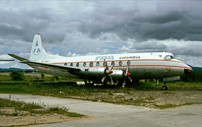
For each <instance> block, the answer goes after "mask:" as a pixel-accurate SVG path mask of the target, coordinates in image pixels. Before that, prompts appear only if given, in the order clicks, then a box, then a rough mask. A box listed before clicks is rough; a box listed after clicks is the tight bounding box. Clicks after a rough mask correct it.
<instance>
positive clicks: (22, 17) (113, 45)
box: [0, 0, 202, 68]
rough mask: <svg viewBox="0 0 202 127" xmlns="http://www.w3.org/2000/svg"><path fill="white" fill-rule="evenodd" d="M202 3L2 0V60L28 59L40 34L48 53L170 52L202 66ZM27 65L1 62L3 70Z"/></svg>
mask: <svg viewBox="0 0 202 127" xmlns="http://www.w3.org/2000/svg"><path fill="white" fill-rule="evenodd" d="M201 5H202V1H200V0H163V1H162V0H40V1H36V0H2V1H1V3H0V58H1V57H3V58H6V57H7V56H6V54H8V53H14V54H17V55H20V56H23V57H26V58H28V57H29V52H30V50H31V44H32V39H33V36H34V35H35V34H36V33H40V35H41V36H42V41H43V45H44V47H45V49H46V50H47V52H48V53H51V54H57V55H62V56H83V55H96V54H112V53H135V52H151V51H152V52H155V51H165V52H171V53H173V54H174V55H175V56H176V58H178V59H180V60H182V61H184V62H186V63H187V64H190V65H192V66H199V67H202V6H201ZM1 67H3V68H5V67H20V68H26V67H27V66H25V65H22V64H19V63H18V61H14V62H10V63H7V62H1V63H0V68H1Z"/></svg>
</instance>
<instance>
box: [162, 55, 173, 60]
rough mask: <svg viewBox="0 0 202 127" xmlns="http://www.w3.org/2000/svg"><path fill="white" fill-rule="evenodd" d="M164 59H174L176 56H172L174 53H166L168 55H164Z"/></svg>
mask: <svg viewBox="0 0 202 127" xmlns="http://www.w3.org/2000/svg"><path fill="white" fill-rule="evenodd" d="M164 59H165V60H172V59H174V56H172V55H166V56H165V57H164Z"/></svg>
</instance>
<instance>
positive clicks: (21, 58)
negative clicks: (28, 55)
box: [8, 54, 28, 61]
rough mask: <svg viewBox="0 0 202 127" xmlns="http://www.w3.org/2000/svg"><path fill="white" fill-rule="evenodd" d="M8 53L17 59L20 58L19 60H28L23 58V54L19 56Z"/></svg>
mask: <svg viewBox="0 0 202 127" xmlns="http://www.w3.org/2000/svg"><path fill="white" fill-rule="evenodd" d="M8 55H9V56H11V57H13V58H15V59H17V60H19V61H28V59H25V58H23V57H21V56H17V55H15V54H8Z"/></svg>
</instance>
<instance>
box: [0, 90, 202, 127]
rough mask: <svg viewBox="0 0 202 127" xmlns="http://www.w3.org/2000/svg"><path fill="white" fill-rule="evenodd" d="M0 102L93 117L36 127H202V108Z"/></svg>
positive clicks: (19, 97)
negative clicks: (57, 108)
mask: <svg viewBox="0 0 202 127" xmlns="http://www.w3.org/2000/svg"><path fill="white" fill-rule="evenodd" d="M0 98H5V99H12V100H16V101H24V102H27V103H36V104H39V105H46V106H54V107H56V106H57V107H67V108H69V111H70V112H76V113H81V114H84V115H87V116H90V117H89V119H82V120H80V121H70V122H63V123H54V124H42V125H35V126H33V127H55V126H57V127H95V126H96V127H106V126H110V127H123V126H125V127H134V126H135V127H199V126H202V105H190V106H183V107H177V108H171V109H164V110H161V109H153V108H147V107H140V106H128V105H116V104H109V103H102V102H92V101H83V100H75V99H64V98H56V97H47V96H38V95H23V94H0Z"/></svg>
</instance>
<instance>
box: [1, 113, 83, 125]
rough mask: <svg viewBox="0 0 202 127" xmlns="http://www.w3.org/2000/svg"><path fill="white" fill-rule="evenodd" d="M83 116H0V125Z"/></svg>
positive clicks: (70, 118)
mask: <svg viewBox="0 0 202 127" xmlns="http://www.w3.org/2000/svg"><path fill="white" fill-rule="evenodd" d="M80 119H83V118H72V117H68V116H64V115H59V114H46V115H36V116H0V126H27V125H35V124H45V123H56V122H67V121H73V120H80Z"/></svg>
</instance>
